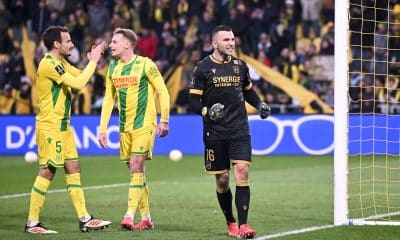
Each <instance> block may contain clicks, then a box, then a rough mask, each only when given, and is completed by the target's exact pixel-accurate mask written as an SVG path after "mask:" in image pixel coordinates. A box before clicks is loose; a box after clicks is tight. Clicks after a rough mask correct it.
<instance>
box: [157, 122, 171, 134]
mask: <svg viewBox="0 0 400 240" xmlns="http://www.w3.org/2000/svg"><path fill="white" fill-rule="evenodd" d="M168 132H169V126H168V123H167V122H160V123H159V124H158V126H157V136H158V137H165V136H167V135H168Z"/></svg>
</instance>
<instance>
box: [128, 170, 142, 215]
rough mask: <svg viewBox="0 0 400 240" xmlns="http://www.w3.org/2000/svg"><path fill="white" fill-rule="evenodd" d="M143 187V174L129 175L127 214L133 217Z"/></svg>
mask: <svg viewBox="0 0 400 240" xmlns="http://www.w3.org/2000/svg"><path fill="white" fill-rule="evenodd" d="M143 187H144V173H133V174H131V182H130V184H129V193H128V211H127V213H129V214H132V215H133V216H134V215H135V212H136V209H137V207H138V205H139V201H140V199H141V197H142V192H143Z"/></svg>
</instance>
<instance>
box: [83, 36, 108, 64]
mask: <svg viewBox="0 0 400 240" xmlns="http://www.w3.org/2000/svg"><path fill="white" fill-rule="evenodd" d="M104 50H105V42H104V41H103V42H101V43H100V44H97V45H93V46H92V48H91V50H90V52H88V54H87V58H88V60H89V61H93V62H96V63H97V62H98V61H99V60H100V58H101V56H102V55H103V53H104Z"/></svg>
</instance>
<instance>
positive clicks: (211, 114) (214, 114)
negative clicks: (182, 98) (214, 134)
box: [201, 103, 224, 122]
mask: <svg viewBox="0 0 400 240" xmlns="http://www.w3.org/2000/svg"><path fill="white" fill-rule="evenodd" d="M223 113H224V105H222V104H221V103H215V104H214V105H212V106H211V107H210V108H207V107H203V108H202V109H201V115H203V117H208V118H209V119H211V120H213V121H215V122H216V121H219V120H221V119H222V117H223Z"/></svg>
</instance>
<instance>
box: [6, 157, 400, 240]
mask: <svg viewBox="0 0 400 240" xmlns="http://www.w3.org/2000/svg"><path fill="white" fill-rule="evenodd" d="M81 169H82V184H83V185H84V186H87V187H89V186H99V185H109V184H117V183H124V184H125V183H126V185H123V186H118V187H112V188H104V189H87V190H85V195H86V202H87V205H88V209H89V211H90V212H91V214H94V215H95V216H98V217H101V218H104V219H107V220H111V221H112V222H113V224H112V225H111V227H110V228H108V229H106V230H104V231H101V232H91V233H80V232H79V231H78V222H77V219H76V215H75V211H74V210H73V207H72V204H71V202H70V200H69V196H68V194H67V193H66V192H58V193H49V194H48V195H47V200H46V203H45V205H44V208H43V211H42V214H41V221H42V222H43V223H45V225H47V226H48V227H49V228H51V229H54V230H57V231H58V232H59V233H58V234H57V235H53V236H31V235H27V234H24V233H23V226H24V224H25V221H26V218H27V211H28V204H29V197H28V196H25V197H18V198H8V199H0V239H39V238H40V239H128V238H129V239H199V240H200V239H201V240H203V239H231V238H229V237H227V234H226V232H225V231H226V229H225V223H224V218H223V216H222V213H221V212H220V210H219V207H218V202H217V200H216V196H215V181H214V177H212V176H208V175H206V174H205V173H204V171H203V160H202V157H200V156H186V157H184V159H183V160H181V161H180V162H172V161H169V160H168V159H167V158H166V157H163V156H155V158H154V160H152V161H148V162H147V169H146V171H147V179H148V183H149V187H150V207H151V211H152V217H153V219H154V221H155V223H156V229H155V230H152V231H143V232H127V231H123V230H121V229H120V228H119V222H120V220H121V218H122V216H123V214H124V212H125V210H126V207H127V206H126V205H127V191H128V190H127V183H128V181H129V174H128V170H127V168H126V166H125V165H123V164H121V163H120V162H119V160H118V157H117V156H91V157H89V156H81ZM332 169H333V159H332V156H324V157H321V156H319V157H316V156H315V157H311V156H267V157H254V163H253V165H252V167H251V171H250V184H251V192H252V195H251V206H250V213H249V223H250V224H251V226H252V227H253V228H255V229H256V230H257V232H258V233H257V235H258V236H259V237H262V236H265V235H270V234H276V233H280V232H286V231H292V230H297V229H301V228H307V227H311V226H322V225H330V224H332V221H333V207H332V206H333V201H332V199H333V196H332V189H333V183H332V179H333V170H332ZM60 170H62V169H60ZM36 174H37V166H36V165H29V164H26V163H25V162H24V161H23V159H22V157H20V156H1V157H0V183H1V187H0V196H4V195H10V194H17V193H26V192H29V191H30V189H31V187H32V183H33V181H34V178H35V176H36ZM231 184H232V186H234V182H233V180H232V182H231ZM64 188H65V184H64V173H63V171H59V172H58V173H57V175H56V178H55V179H54V181H53V184H52V185H51V187H50V190H54V189H64ZM233 189H234V187H233ZM399 235H400V228H398V227H382V226H376V227H375V226H374V227H371V226H363V227H356V226H352V227H347V226H346V227H334V228H329V229H324V230H318V231H314V232H308V233H302V234H296V235H289V236H283V237H278V238H276V239H280V240H282V239H296V240H299V239H300V240H301V239H312V240H314V239H318V240H324V239H327V240H328V239H329V240H332V239H349V240H350V239H351V240H358V239H359V240H390V239H398V236H399Z"/></svg>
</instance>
